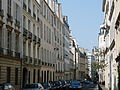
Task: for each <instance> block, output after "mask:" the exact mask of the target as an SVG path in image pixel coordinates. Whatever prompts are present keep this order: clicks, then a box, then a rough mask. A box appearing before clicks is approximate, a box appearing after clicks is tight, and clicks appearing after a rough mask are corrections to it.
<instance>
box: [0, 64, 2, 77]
mask: <svg viewBox="0 0 120 90" xmlns="http://www.w3.org/2000/svg"><path fill="white" fill-rule="evenodd" d="M1 70H2V69H1V66H0V79H1Z"/></svg>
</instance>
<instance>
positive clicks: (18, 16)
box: [15, 4, 20, 21]
mask: <svg viewBox="0 0 120 90" xmlns="http://www.w3.org/2000/svg"><path fill="white" fill-rule="evenodd" d="M19 18H20V7H19V6H18V5H17V4H15V19H16V20H17V21H19V20H20V19H19Z"/></svg>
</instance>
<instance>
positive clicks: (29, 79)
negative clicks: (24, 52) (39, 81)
mask: <svg viewBox="0 0 120 90" xmlns="http://www.w3.org/2000/svg"><path fill="white" fill-rule="evenodd" d="M28 83H29V84H30V71H29V72H28Z"/></svg>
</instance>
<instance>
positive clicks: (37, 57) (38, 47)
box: [37, 47, 39, 59]
mask: <svg viewBox="0 0 120 90" xmlns="http://www.w3.org/2000/svg"><path fill="white" fill-rule="evenodd" d="M37 58H38V59H39V47H38V48H37Z"/></svg>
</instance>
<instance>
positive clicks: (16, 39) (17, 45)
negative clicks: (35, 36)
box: [15, 34, 19, 52]
mask: <svg viewBox="0 0 120 90" xmlns="http://www.w3.org/2000/svg"><path fill="white" fill-rule="evenodd" d="M15 51H16V52H19V35H17V34H16V36H15Z"/></svg>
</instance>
